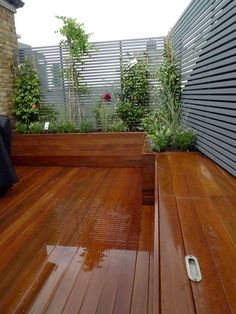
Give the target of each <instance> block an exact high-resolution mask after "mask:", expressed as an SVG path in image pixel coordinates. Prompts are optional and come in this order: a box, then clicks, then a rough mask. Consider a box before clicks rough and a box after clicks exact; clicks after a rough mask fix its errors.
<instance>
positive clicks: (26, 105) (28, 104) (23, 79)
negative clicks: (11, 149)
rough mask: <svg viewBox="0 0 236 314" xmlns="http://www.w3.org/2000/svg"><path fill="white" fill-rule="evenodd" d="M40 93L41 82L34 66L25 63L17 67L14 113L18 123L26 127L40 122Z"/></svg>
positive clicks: (27, 62)
mask: <svg viewBox="0 0 236 314" xmlns="http://www.w3.org/2000/svg"><path fill="white" fill-rule="evenodd" d="M40 92H41V87H40V82H39V79H38V76H37V73H36V71H35V69H34V67H33V65H32V64H31V63H30V62H29V61H25V62H24V63H22V64H20V65H19V66H18V67H15V82H14V92H13V102H14V107H13V113H14V114H15V116H16V118H17V120H18V121H20V122H22V123H24V124H26V125H29V124H30V123H31V122H34V121H38V119H39V114H40V107H39V102H40Z"/></svg>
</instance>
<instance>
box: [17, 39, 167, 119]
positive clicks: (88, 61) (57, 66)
mask: <svg viewBox="0 0 236 314" xmlns="http://www.w3.org/2000/svg"><path fill="white" fill-rule="evenodd" d="M163 45H164V38H163V37H157V38H142V39H132V40H121V41H106V42H96V43H93V46H94V49H93V50H92V51H91V52H90V53H89V54H88V55H86V56H84V57H83V59H82V61H83V62H82V64H77V65H76V66H77V70H78V72H79V76H80V78H81V85H86V86H87V87H88V91H89V94H84V95H80V97H79V102H80V104H81V105H82V107H83V109H84V111H85V113H86V117H88V118H90V119H92V117H94V107H95V105H96V104H97V102H98V101H99V100H100V99H101V97H102V95H103V94H104V93H107V92H109V93H111V94H112V95H113V96H114V95H115V94H116V93H118V92H119V91H120V75H121V64H125V63H127V62H128V60H129V59H130V58H133V57H142V56H143V55H144V53H146V54H147V56H148V60H149V64H150V71H151V78H150V85H151V86H152V88H151V104H153V103H154V102H155V88H156V87H157V86H158V82H157V78H156V71H157V69H158V66H159V64H160V63H161V60H162V52H163ZM18 54H19V61H20V62H23V61H24V60H25V58H30V59H31V60H33V61H34V64H35V67H36V69H37V71H38V74H39V78H40V81H41V85H42V101H43V103H45V104H52V105H54V106H55V107H56V108H57V110H59V112H60V115H63V114H66V112H67V109H68V102H69V100H68V98H69V91H68V80H67V79H66V78H65V77H63V75H62V73H63V71H62V70H63V69H65V68H67V67H68V49H66V48H64V47H60V46H50V47H37V48H25V49H19V53H18ZM74 110H76V108H74Z"/></svg>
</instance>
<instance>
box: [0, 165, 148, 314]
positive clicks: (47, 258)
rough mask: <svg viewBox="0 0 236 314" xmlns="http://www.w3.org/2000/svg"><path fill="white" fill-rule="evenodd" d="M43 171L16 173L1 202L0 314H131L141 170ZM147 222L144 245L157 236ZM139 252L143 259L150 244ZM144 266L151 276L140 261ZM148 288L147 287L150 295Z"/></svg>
mask: <svg viewBox="0 0 236 314" xmlns="http://www.w3.org/2000/svg"><path fill="white" fill-rule="evenodd" d="M39 169H40V170H38V169H36V167H35V168H34V167H29V168H28V167H23V168H21V167H19V168H17V169H16V170H17V172H18V174H19V179H20V181H19V183H18V184H17V185H15V186H14V187H13V188H12V189H11V190H9V191H8V193H7V194H6V195H4V196H3V197H1V199H0V208H2V207H1V204H4V210H2V212H1V219H0V230H1V231H0V244H1V245H2V249H3V250H4V252H5V254H4V255H2V256H1V257H0V264H1V265H2V269H1V271H0V278H1V282H0V291H1V292H2V293H1V297H0V311H1V312H4V313H14V312H29V313H30V312H32V313H33V312H34V313H35V312H36V313H45V312H48V313H61V312H63V311H64V312H67V313H68V311H67V309H70V310H71V312H70V313H73V312H76V313H77V311H80V312H81V313H83V312H84V313H87V312H88V311H89V312H91V313H95V312H96V311H97V312H99V311H100V312H101V311H102V312H101V313H104V311H105V313H106V311H107V313H109V311H110V312H111V313H112V312H113V311H118V312H119V310H120V308H121V307H122V308H123V309H124V310H125V312H126V311H128V312H129V309H130V306H131V302H132V295H133V282H134V280H135V279H134V278H135V269H136V262H137V259H136V256H137V254H138V253H137V251H138V250H139V245H138V243H139V233H140V225H141V220H142V218H141V212H142V203H141V201H142V196H141V169H136V168H132V169H122V168H112V169H109V168H96V169H95V168H94V169H91V168H71V167H69V168H63V167H46V168H44V167H40V168H39ZM18 170H19V171H18ZM27 170H28V171H27ZM24 175H25V176H24ZM14 191H16V193H14ZM150 211H151V207H150ZM11 217H13V219H12V221H11ZM149 224H150V225H151V220H150V219H147V218H146V219H144V222H143V223H142V225H144V226H145V227H143V228H144V229H145V230H143V232H144V234H143V237H145V239H146V238H147V239H146V240H145V243H148V241H151V240H150V239H149V240H148V237H152V231H151V230H152V227H150V226H149ZM146 229H147V230H146ZM141 249H142V251H141V252H140V255H141V254H142V253H144V250H147V251H148V250H149V245H146V246H144V245H142V248H141V247H140V250H141ZM147 254H148V255H149V254H150V252H149V251H148V252H147ZM142 262H143V264H142ZM100 266H101V268H100ZM139 268H140V269H142V272H144V273H145V275H146V273H147V274H148V273H149V271H150V265H149V263H148V264H147V263H144V261H143V260H142V259H139ZM129 270H131V271H129ZM115 278H116V279H115ZM146 284H147V285H148V284H149V281H148V282H147V281H145V282H144V283H143V285H144V286H145V287H141V288H142V289H144V290H145V291H148V289H149V288H148V287H146ZM146 293H147V292H146ZM73 294H74V298H71V296H72V295H73ZM79 298H81V301H79ZM146 299H147V297H146ZM106 300H109V302H106ZM110 300H111V302H110ZM120 302H122V305H121V304H120ZM125 312H124V313H125Z"/></svg>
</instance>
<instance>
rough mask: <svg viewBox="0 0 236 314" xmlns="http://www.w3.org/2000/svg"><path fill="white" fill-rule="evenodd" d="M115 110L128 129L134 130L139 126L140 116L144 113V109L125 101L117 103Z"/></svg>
mask: <svg viewBox="0 0 236 314" xmlns="http://www.w3.org/2000/svg"><path fill="white" fill-rule="evenodd" d="M116 112H117V115H118V117H119V118H120V119H121V120H122V121H123V123H124V125H125V126H126V128H127V129H128V130H129V131H135V130H137V129H138V128H139V127H140V126H141V122H142V118H143V116H144V115H145V112H146V110H145V108H143V107H141V106H138V105H134V104H132V103H131V102H125V103H121V104H120V105H119V107H118V108H117V111H116Z"/></svg>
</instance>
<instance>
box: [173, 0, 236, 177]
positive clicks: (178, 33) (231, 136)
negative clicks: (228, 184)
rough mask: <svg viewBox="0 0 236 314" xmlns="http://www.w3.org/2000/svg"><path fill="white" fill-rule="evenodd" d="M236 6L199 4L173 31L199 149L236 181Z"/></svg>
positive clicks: (224, 1)
mask: <svg viewBox="0 0 236 314" xmlns="http://www.w3.org/2000/svg"><path fill="white" fill-rule="evenodd" d="M235 16H236V1H235V0H214V1H213V0H193V1H192V2H191V3H190V5H189V6H188V8H187V9H186V10H185V12H184V13H183V15H182V16H181V18H180V19H179V21H178V22H177V23H176V25H175V26H174V28H173V29H172V32H171V35H172V41H173V48H174V51H175V54H176V56H177V57H178V59H179V60H180V62H181V71H182V84H183V94H182V101H183V106H184V115H185V119H186V123H187V124H188V125H189V126H191V127H193V128H194V129H195V130H196V132H197V148H198V149H199V150H200V151H202V152H203V153H204V154H206V155H207V156H209V157H210V158H212V159H213V160H214V161H216V162H217V163H218V164H219V165H221V166H223V167H224V168H225V169H226V170H228V171H229V172H230V173H232V174H233V175H234V176H235V175H236V23H235Z"/></svg>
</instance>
